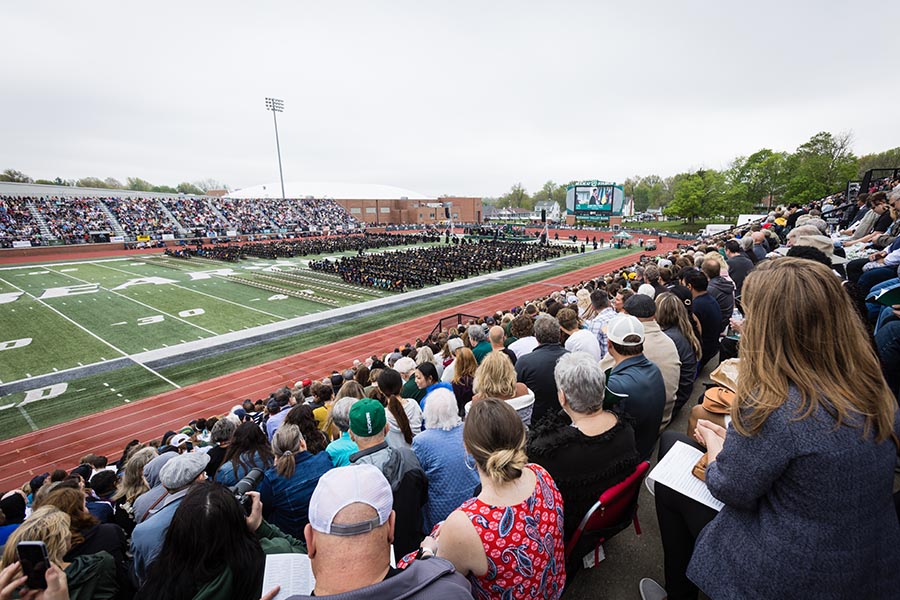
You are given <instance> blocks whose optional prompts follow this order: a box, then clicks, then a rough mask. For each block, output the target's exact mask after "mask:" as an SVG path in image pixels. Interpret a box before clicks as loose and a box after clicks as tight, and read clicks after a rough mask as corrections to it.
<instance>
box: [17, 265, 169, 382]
mask: <svg viewBox="0 0 900 600" xmlns="http://www.w3.org/2000/svg"><path fill="white" fill-rule="evenodd" d="M0 281H2V282H3V283H6V284H7V285H11V286H12V287H14V288H16V289H17V290H18V291H20V292H24V293H25V294H27V295H29V296H31V298H32V299H33V300H34V301H35V302H37V303H39V304H42V305H44V306H46V307H47V308H48V309H49V310H52V311H53V312H55V313H56V314H58V315H59V316H60V317H62V318H63V319H65V320H66V321H68V322H69V323H71V324H72V325H74V326H75V327H77V328H78V329H80V330H82V331H83V332H85V333H86V334H88V335H89V336H91V337H92V338H95V339H97V340H99V341H100V342H102V343H104V344H106V345H107V346H109V347H110V348H112V349H113V350H115V351H116V352H118V353H119V354H121V355H122V356H123V357H125V358H127V359H128V360H130V361H131V362H133V363H134V364H136V365H138V366H140V367H142V368H144V369H146V370H147V371H150V372H151V373H153V374H154V375H156V376H157V377H159V378H160V379H162V380H163V381H165V382H166V383H168V384H169V385H171V386H173V387H174V388H176V389H181V386H180V385H178V384H177V383H175V382H174V381H172V380H171V379H169V378H167V377H165V376H164V375H162V374H160V373H158V372H156V371H154V370H153V369H151V368H150V367H148V366H147V365H145V364H144V363H142V362H140V361H137V360H134V359H133V358H131V356H130V355H129V354H128V353H126V352H125V351H124V350H120V349H119V348H117V347H116V346H113V345H112V344H110V343H109V342H107V341H106V340H104V339H103V338H102V337H100V336H99V335H97V334H96V333H94V332H93V331H91V330H90V329H88V328H87V327H85V326H84V325H82V324H81V323H79V322H78V321H76V320H74V319H72V318H70V317H68V316H66V315H64V314H63V313H61V312H59V311H58V310H56V309H55V308H53V307H52V306H50V305H49V304H47V303H46V302H44V301H43V300H40V299H38V298H37V296H35V295H34V294H32V293H30V292H26V291H25V290H23V289H22V288H20V287H17V286H15V285H13V284H11V283H9V282H8V281H6V280H5V279H2V278H0ZM103 360H106V359H103ZM78 366H83V365H82V364H81V363H78Z"/></svg>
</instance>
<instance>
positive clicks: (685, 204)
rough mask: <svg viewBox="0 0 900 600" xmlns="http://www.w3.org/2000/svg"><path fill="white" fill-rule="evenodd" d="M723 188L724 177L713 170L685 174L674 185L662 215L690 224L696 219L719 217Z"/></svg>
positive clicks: (721, 210) (722, 202) (721, 209)
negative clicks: (681, 219) (677, 218)
mask: <svg viewBox="0 0 900 600" xmlns="http://www.w3.org/2000/svg"><path fill="white" fill-rule="evenodd" d="M724 187H725V177H724V175H723V174H722V173H719V172H718V171H715V170H713V169H709V170H700V171H697V172H696V173H690V174H686V175H685V176H684V177H682V178H680V179H679V180H678V181H677V182H676V183H675V192H674V197H673V198H672V201H671V202H669V204H668V206H666V208H665V211H664V213H665V214H666V215H667V216H675V217H681V218H683V219H687V220H688V221H689V222H691V223H693V222H694V221H695V220H696V219H697V218H698V217H712V216H716V215H719V214H721V213H722V212H723V209H724V208H725V206H724V193H723V188H724Z"/></svg>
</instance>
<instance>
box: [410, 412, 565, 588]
mask: <svg viewBox="0 0 900 600" xmlns="http://www.w3.org/2000/svg"><path fill="white" fill-rule="evenodd" d="M463 445H464V446H465V449H466V452H467V453H468V454H467V456H466V461H467V463H468V466H469V467H470V468H472V469H474V470H476V472H477V473H478V477H479V479H480V480H481V493H480V494H479V495H478V496H477V497H475V498H471V499H469V500H467V501H466V502H464V503H463V504H462V505H461V506H460V507H459V508H458V509H457V510H455V511H453V512H452V513H450V516H449V517H447V520H446V521H444V523H443V525H441V526H440V527H436V528H435V530H434V531H433V532H432V536H428V537H426V538H425V539H424V540H423V542H422V551H421V552H422V553H423V554H425V555H427V554H429V553H433V554H437V556H440V557H442V558H445V559H447V560H449V561H450V562H452V563H453V565H454V567H456V570H457V571H459V572H460V573H462V574H463V575H466V576H467V577H468V578H469V581H470V582H471V583H472V592H473V595H474V596H475V597H476V598H485V599H486V598H492V599H493V598H497V599H500V598H525V597H538V598H547V599H550V600H555V599H557V598H559V597H560V596H561V595H562V592H563V588H564V587H565V584H566V569H565V546H564V545H563V501H562V495H561V494H560V493H559V490H558V489H557V488H556V484H555V483H553V479H551V478H550V475H549V474H548V473H547V471H545V470H544V469H543V467H540V466H538V465H534V464H530V463H529V462H528V457H527V456H526V455H525V425H524V424H523V423H522V419H520V418H519V415H518V414H516V411H515V410H514V409H513V408H512V407H511V406H510V405H509V404H508V403H506V402H504V401H503V400H498V399H496V398H486V399H484V400H479V401H478V402H475V403H473V404H472V408H471V410H470V411H469V415H468V417H467V418H466V422H465V426H464V428H463ZM472 463H474V464H472Z"/></svg>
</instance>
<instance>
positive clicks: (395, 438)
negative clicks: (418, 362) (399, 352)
mask: <svg viewBox="0 0 900 600" xmlns="http://www.w3.org/2000/svg"><path fill="white" fill-rule="evenodd" d="M401 360H402V359H401ZM397 362H400V361H397ZM411 379H412V380H413V381H415V378H411ZM402 387H403V380H402V378H401V377H400V373H398V372H397V371H396V370H394V369H383V370H382V371H381V373H379V374H378V391H379V393H380V395H381V396H380V399H381V400H382V401H383V402H384V404H385V405H386V406H387V412H386V418H387V422H388V426H389V427H390V431H389V432H388V434H387V437H386V438H385V440H386V441H387V443H388V445H389V446H391V447H394V448H410V447H411V446H412V442H413V438H414V437H415V436H416V435H417V434H418V433H419V432H420V431H422V408H421V407H420V406H419V403H418V402H416V401H415V400H414V399H412V398H404V397H403V396H401V395H400V390H401V389H402ZM348 411H349V409H348Z"/></svg>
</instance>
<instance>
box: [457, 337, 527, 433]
mask: <svg viewBox="0 0 900 600" xmlns="http://www.w3.org/2000/svg"><path fill="white" fill-rule="evenodd" d="M503 358H504V357H503V356H502V355H500V354H499V353H497V352H491V353H490V354H488V355H487V356H486V357H485V358H484V361H483V362H482V363H481V365H480V366H479V367H478V370H477V371H475V391H476V394H475V395H474V396H473V397H472V402H477V401H479V400H481V399H483V398H496V399H498V400H503V401H504V402H508V403H509V405H510V406H512V407H513V408H514V409H515V410H516V413H518V415H519V416H520V417H521V418H522V422H523V423H525V425H526V426H528V425H530V424H531V414H532V411H533V409H534V393H532V391H531V390H529V389H528V386H526V385H525V384H524V383H521V382H519V381H516V370H515V369H514V368H513V366H512V365H511V364H510V363H509V361H508V360H503ZM466 410H467V411H468V410H470V407H469V406H466Z"/></svg>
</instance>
